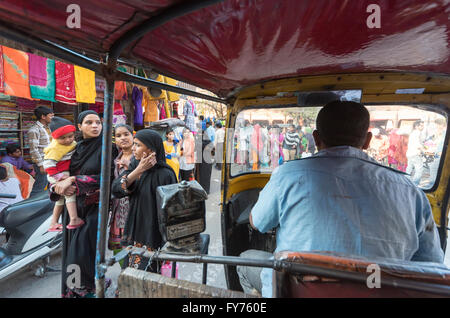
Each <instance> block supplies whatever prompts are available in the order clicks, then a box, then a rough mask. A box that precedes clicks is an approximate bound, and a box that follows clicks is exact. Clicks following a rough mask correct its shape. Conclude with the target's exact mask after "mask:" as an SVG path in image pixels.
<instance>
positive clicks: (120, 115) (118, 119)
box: [113, 102, 127, 125]
mask: <svg viewBox="0 0 450 318" xmlns="http://www.w3.org/2000/svg"><path fill="white" fill-rule="evenodd" d="M126 122H127V116H126V115H125V113H124V112H123V108H122V104H120V102H115V103H114V114H113V125H118V124H126Z"/></svg>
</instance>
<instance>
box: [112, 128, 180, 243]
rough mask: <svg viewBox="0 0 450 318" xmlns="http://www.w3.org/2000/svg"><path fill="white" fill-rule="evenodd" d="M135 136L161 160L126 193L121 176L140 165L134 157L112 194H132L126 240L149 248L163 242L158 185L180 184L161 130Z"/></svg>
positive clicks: (114, 183)
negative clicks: (169, 160) (159, 217)
mask: <svg viewBox="0 0 450 318" xmlns="http://www.w3.org/2000/svg"><path fill="white" fill-rule="evenodd" d="M135 138H137V139H139V140H140V141H142V142H143V143H144V144H145V145H147V147H148V148H150V149H152V150H153V151H155V153H156V160H157V163H156V165H155V166H154V167H152V168H151V169H149V170H147V171H145V172H144V173H143V174H142V175H141V177H140V178H139V179H137V180H135V181H134V182H133V184H131V185H130V186H129V187H128V189H127V190H128V191H129V193H126V192H125V191H124V190H123V189H122V186H121V183H120V179H121V178H122V176H124V175H128V174H130V173H131V172H132V171H133V170H134V169H136V167H137V166H138V164H139V161H138V160H136V159H134V158H133V159H132V160H131V163H130V166H129V168H128V170H127V171H124V172H123V173H121V174H120V175H119V177H118V178H116V179H115V180H114V182H113V184H112V193H113V194H114V196H115V197H116V198H122V197H124V196H126V195H129V199H130V210H129V212H128V218H127V221H126V222H125V227H124V238H123V239H124V240H125V241H126V242H127V243H128V244H131V245H134V244H135V243H138V244H142V245H145V246H146V247H147V248H152V249H158V248H159V247H161V246H162V244H163V241H162V237H161V233H160V232H159V223H158V214H157V213H158V210H157V206H156V188H157V187H158V186H162V185H167V184H173V183H177V178H176V175H175V172H174V171H173V170H172V168H171V167H170V166H169V165H167V163H166V159H165V152H164V146H163V143H162V139H161V137H160V136H159V135H158V133H156V132H154V131H152V130H148V129H144V130H140V131H138V133H137V134H136V136H135Z"/></svg>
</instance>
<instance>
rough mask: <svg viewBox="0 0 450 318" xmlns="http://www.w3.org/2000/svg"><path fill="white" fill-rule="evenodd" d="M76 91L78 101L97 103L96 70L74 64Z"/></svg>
mask: <svg viewBox="0 0 450 318" xmlns="http://www.w3.org/2000/svg"><path fill="white" fill-rule="evenodd" d="M74 73H75V93H76V98H77V102H78V103H88V104H94V103H95V96H96V95H97V92H96V91H95V72H94V71H91V70H89V69H87V68H84V67H81V66H78V65H74Z"/></svg>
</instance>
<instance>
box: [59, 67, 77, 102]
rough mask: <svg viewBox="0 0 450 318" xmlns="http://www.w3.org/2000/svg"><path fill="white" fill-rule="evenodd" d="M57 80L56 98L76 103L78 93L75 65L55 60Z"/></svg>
mask: <svg viewBox="0 0 450 318" xmlns="http://www.w3.org/2000/svg"><path fill="white" fill-rule="evenodd" d="M55 82H56V85H55V86H56V93H55V99H56V100H57V101H60V102H63V103H66V104H71V105H75V104H76V94H75V74H74V67H73V65H72V64H67V63H64V62H60V61H55Z"/></svg>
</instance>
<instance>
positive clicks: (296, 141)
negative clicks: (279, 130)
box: [283, 132, 301, 149]
mask: <svg viewBox="0 0 450 318" xmlns="http://www.w3.org/2000/svg"><path fill="white" fill-rule="evenodd" d="M300 142H301V140H300V135H299V134H298V133H296V132H287V133H286V135H285V136H284V144H283V148H284V149H296V148H297V147H298V145H300Z"/></svg>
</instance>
